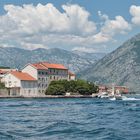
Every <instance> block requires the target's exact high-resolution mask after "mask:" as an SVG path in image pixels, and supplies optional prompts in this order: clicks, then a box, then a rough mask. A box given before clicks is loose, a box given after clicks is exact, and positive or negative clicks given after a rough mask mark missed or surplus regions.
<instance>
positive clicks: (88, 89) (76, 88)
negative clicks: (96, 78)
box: [46, 80, 98, 95]
mask: <svg viewBox="0 0 140 140" xmlns="http://www.w3.org/2000/svg"><path fill="white" fill-rule="evenodd" d="M97 91H98V87H97V86H96V85H94V83H89V82H87V81H84V80H77V81H73V80H72V81H67V80H59V81H52V82H51V83H50V85H49V87H48V89H47V90H46V95H64V93H66V92H71V93H78V94H81V95H91V94H92V93H96V92H97Z"/></svg>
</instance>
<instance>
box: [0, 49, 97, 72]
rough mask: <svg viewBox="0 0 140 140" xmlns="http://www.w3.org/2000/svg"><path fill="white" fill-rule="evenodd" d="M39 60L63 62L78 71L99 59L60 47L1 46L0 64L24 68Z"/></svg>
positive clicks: (72, 69)
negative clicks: (22, 47) (25, 47)
mask: <svg viewBox="0 0 140 140" xmlns="http://www.w3.org/2000/svg"><path fill="white" fill-rule="evenodd" d="M39 61H48V62H52V63H61V64H64V65H65V66H66V67H68V68H69V69H70V70H71V71H73V72H75V73H77V72H79V71H80V70H81V69H86V68H88V67H89V66H90V65H92V64H94V63H95V62H96V61H97V59H96V60H95V59H90V58H86V57H84V56H80V55H78V54H76V53H74V52H71V51H66V50H63V49H58V48H53V49H42V48H39V49H36V50H24V49H20V48H3V47H0V66H10V67H13V68H22V67H23V66H24V65H26V64H27V63H34V62H39Z"/></svg>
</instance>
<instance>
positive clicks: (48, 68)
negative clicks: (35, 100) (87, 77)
mask: <svg viewBox="0 0 140 140" xmlns="http://www.w3.org/2000/svg"><path fill="white" fill-rule="evenodd" d="M22 72H26V73H28V74H30V75H32V76H33V77H34V78H35V79H37V81H38V93H39V94H43V95H44V93H45V91H46V89H47V87H48V85H49V84H50V82H51V81H54V80H64V79H65V80H69V76H68V69H67V68H66V67H65V66H64V65H62V64H54V63H49V62H39V63H33V64H27V65H26V66H25V67H24V68H23V69H22Z"/></svg>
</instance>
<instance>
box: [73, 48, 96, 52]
mask: <svg viewBox="0 0 140 140" xmlns="http://www.w3.org/2000/svg"><path fill="white" fill-rule="evenodd" d="M72 50H73V51H80V52H87V53H96V52H97V51H96V50H95V49H94V48H87V47H75V48H73V49H72Z"/></svg>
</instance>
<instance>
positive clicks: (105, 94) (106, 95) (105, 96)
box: [98, 92, 109, 98]
mask: <svg viewBox="0 0 140 140" xmlns="http://www.w3.org/2000/svg"><path fill="white" fill-rule="evenodd" d="M108 97H109V96H108V92H101V93H99V95H98V98H108Z"/></svg>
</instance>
